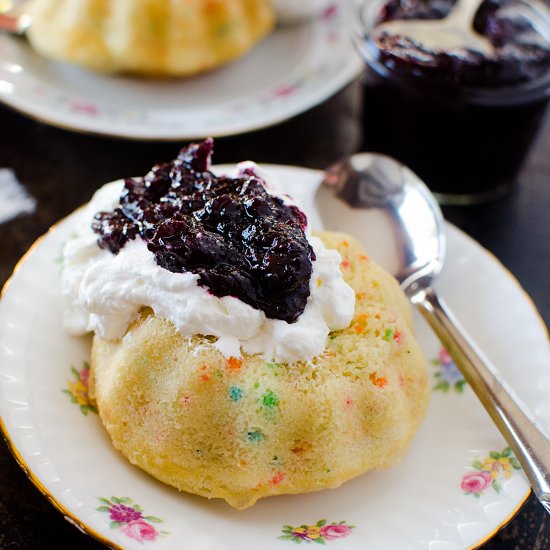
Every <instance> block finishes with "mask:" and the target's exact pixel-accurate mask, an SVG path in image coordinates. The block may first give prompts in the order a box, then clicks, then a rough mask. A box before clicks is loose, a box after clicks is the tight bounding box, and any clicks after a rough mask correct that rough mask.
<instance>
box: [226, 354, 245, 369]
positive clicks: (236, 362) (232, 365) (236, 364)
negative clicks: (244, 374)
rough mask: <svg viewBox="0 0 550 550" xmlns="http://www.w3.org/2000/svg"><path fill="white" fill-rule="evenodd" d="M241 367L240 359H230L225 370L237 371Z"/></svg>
mask: <svg viewBox="0 0 550 550" xmlns="http://www.w3.org/2000/svg"><path fill="white" fill-rule="evenodd" d="M242 366H243V362H242V361H241V360H240V359H237V357H230V358H229V359H228V360H227V368H228V369H229V370H238V369H240V368H241V367H242Z"/></svg>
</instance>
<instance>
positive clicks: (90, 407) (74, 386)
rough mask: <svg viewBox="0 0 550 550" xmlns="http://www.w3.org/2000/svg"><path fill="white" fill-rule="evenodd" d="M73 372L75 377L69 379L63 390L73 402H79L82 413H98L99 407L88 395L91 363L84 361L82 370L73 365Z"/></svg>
mask: <svg viewBox="0 0 550 550" xmlns="http://www.w3.org/2000/svg"><path fill="white" fill-rule="evenodd" d="M71 372H72V374H73V377H74V378H75V379H74V380H67V388H66V389H64V390H61V391H62V392H63V393H66V394H67V395H68V396H69V398H70V399H71V403H75V404H78V406H79V407H80V412H81V413H82V414H84V415H86V414H88V413H89V412H93V413H97V408H96V407H95V405H94V404H93V403H92V402H91V400H90V397H89V396H88V383H89V379H90V365H89V363H88V362H87V361H84V362H83V363H82V368H81V369H80V370H76V369H75V367H73V366H72V365H71Z"/></svg>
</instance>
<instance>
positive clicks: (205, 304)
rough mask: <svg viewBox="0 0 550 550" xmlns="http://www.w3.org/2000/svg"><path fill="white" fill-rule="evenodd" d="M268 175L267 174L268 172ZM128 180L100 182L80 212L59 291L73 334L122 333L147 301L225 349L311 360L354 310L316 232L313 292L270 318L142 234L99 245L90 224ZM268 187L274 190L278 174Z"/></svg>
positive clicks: (331, 253)
mask: <svg viewBox="0 0 550 550" xmlns="http://www.w3.org/2000/svg"><path fill="white" fill-rule="evenodd" d="M268 181H269V179H268ZM122 186H123V182H122V181H119V182H114V183H110V184H107V185H105V186H103V187H102V188H101V189H100V190H99V191H97V192H96V194H95V195H94V197H93V199H92V200H91V202H90V203H89V204H88V205H87V207H86V208H85V209H84V210H83V211H82V212H81V214H80V216H81V219H80V220H79V223H77V224H76V234H75V235H74V236H73V237H72V238H71V239H70V240H69V241H68V242H67V243H66V244H65V247H64V251H63V259H64V262H63V270H62V293H63V295H64V297H65V298H66V301H67V304H66V308H65V311H66V313H65V320H64V323H65V327H66V329H67V330H68V331H69V332H71V333H72V334H75V335H80V334H85V333H87V332H90V331H93V332H95V333H97V334H98V335H99V336H101V337H103V338H107V339H117V338H121V337H123V336H124V334H125V332H126V330H127V328H128V326H129V325H130V323H131V322H132V321H133V320H134V319H135V318H136V317H137V315H138V314H139V311H140V310H141V309H142V308H143V307H149V308H151V309H152V310H153V311H154V313H155V315H156V316H157V317H160V318H163V319H166V320H168V321H170V322H172V323H173V324H174V326H175V328H176V330H177V331H179V332H180V333H181V334H183V335H184V336H193V335H196V334H202V335H209V336H215V337H217V341H216V342H215V343H214V345H215V346H216V347H217V348H218V349H219V350H220V351H221V352H222V354H223V355H224V356H225V357H231V356H234V357H239V356H240V355H241V352H246V353H248V354H261V355H262V356H264V357H265V358H267V359H269V360H274V361H281V362H294V361H299V360H303V361H308V360H310V359H311V358H313V357H314V356H315V355H318V354H320V353H322V352H323V350H324V348H325V344H326V339H327V337H328V334H329V332H331V331H334V330H341V329H343V328H346V327H347V326H348V325H349V323H350V322H351V319H352V317H353V313H354V307H355V294H354V292H353V290H352V288H351V287H350V286H349V285H348V284H347V283H346V282H345V281H344V279H343V277H342V274H341V272H340V262H341V257H340V254H339V253H338V252H337V251H335V250H329V249H327V248H326V247H325V245H324V244H323V242H322V241H321V240H320V239H318V238H316V237H314V236H311V235H308V237H307V238H308V241H309V243H310V245H311V246H312V248H313V250H314V252H315V255H316V260H315V261H313V262H312V266H313V271H312V276H311V279H310V296H309V298H308V300H307V304H306V307H305V309H304V311H303V313H302V314H301V315H300V317H299V318H298V320H297V321H296V322H294V323H288V322H286V321H284V320H279V319H271V318H268V317H266V315H265V313H264V312H263V311H261V310H259V309H255V308H253V307H252V306H250V305H248V304H245V303H244V302H242V301H241V300H239V299H238V298H235V297H232V296H224V297H221V298H219V297H216V296H214V295H213V294H212V293H210V292H209V291H208V289H207V288H205V287H203V286H199V285H198V278H199V276H198V275H197V274H194V273H190V272H184V273H173V272H171V271H168V270H167V269H164V268H162V267H160V266H159V265H158V264H157V263H156V261H155V257H154V255H153V253H152V252H150V251H149V250H148V248H147V245H146V243H145V242H144V241H143V240H142V239H141V238H139V237H138V238H136V239H134V240H132V241H129V242H128V243H127V244H126V245H125V246H124V247H123V248H122V249H121V250H120V252H119V253H118V254H116V255H115V254H113V253H111V252H110V251H109V250H105V249H102V248H100V247H99V246H98V244H97V240H98V235H97V234H96V233H94V232H93V231H92V229H91V224H92V219H93V217H94V215H95V214H96V213H97V212H100V211H109V210H112V209H114V208H116V207H117V205H118V201H119V198H120V193H121V191H122ZM268 188H269V191H270V192H272V193H273V192H274V186H273V182H270V184H269V186H268Z"/></svg>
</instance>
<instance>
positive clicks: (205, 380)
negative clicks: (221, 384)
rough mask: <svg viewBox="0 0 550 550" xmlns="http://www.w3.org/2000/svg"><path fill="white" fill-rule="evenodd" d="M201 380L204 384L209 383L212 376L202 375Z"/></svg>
mask: <svg viewBox="0 0 550 550" xmlns="http://www.w3.org/2000/svg"><path fill="white" fill-rule="evenodd" d="M201 380H202V381H203V382H208V380H210V376H208V374H201Z"/></svg>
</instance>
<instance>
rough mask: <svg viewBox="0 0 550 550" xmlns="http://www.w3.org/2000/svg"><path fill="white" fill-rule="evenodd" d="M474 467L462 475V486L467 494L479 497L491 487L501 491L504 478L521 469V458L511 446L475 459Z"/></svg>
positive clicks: (498, 491) (508, 477)
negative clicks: (516, 455)
mask: <svg viewBox="0 0 550 550" xmlns="http://www.w3.org/2000/svg"><path fill="white" fill-rule="evenodd" d="M472 467H473V468H474V470H473V471H471V472H467V473H465V474H464V475H463V476H462V482H461V483H460V487H461V488H462V490H463V491H464V493H465V494H466V495H473V496H474V497H475V498H479V497H480V496H481V495H482V494H483V492H484V491H486V490H487V489H489V487H492V488H493V489H494V490H495V491H496V492H497V493H500V490H501V489H502V480H504V479H510V478H511V477H512V475H513V473H514V470H521V465H520V463H519V460H518V459H517V458H516V457H515V456H514V455H513V454H512V451H511V450H510V447H506V448H504V449H503V450H502V452H500V453H499V452H497V451H491V452H490V453H489V455H488V456H487V457H485V458H484V459H483V460H477V459H476V460H474V461H473V462H472Z"/></svg>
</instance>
